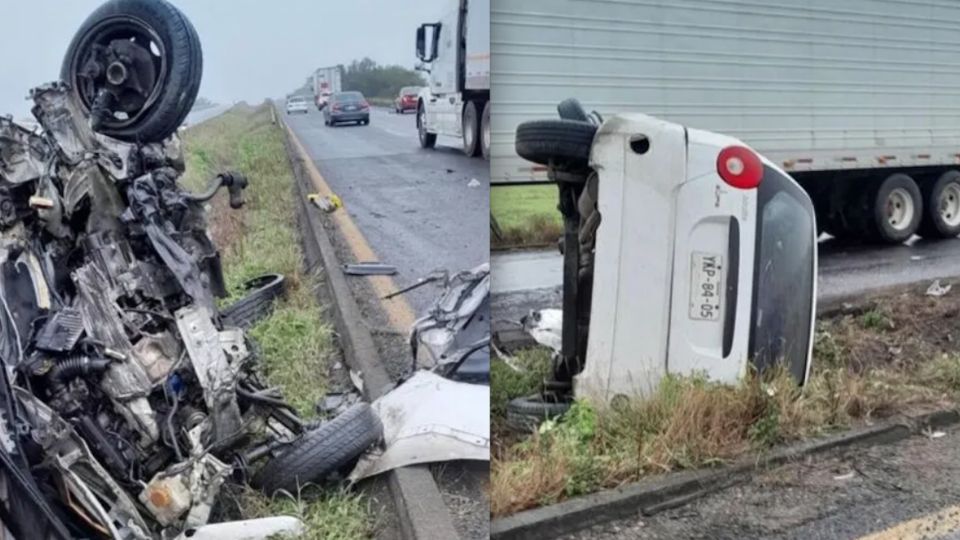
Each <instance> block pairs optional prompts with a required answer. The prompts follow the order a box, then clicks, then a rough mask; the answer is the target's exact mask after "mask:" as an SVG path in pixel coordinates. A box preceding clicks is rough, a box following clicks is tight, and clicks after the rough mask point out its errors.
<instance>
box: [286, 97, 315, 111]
mask: <svg viewBox="0 0 960 540" xmlns="http://www.w3.org/2000/svg"><path fill="white" fill-rule="evenodd" d="M295 112H298V113H304V114H306V113H309V112H310V109H309V106H308V104H307V98H303V97H292V98H290V99H288V100H287V114H293V113H295Z"/></svg>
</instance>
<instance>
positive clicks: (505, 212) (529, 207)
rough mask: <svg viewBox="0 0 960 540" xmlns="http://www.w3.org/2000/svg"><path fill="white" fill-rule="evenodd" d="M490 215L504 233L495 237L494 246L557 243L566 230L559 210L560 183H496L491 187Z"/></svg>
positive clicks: (512, 246)
mask: <svg viewBox="0 0 960 540" xmlns="http://www.w3.org/2000/svg"><path fill="white" fill-rule="evenodd" d="M490 215H492V216H493V217H494V218H495V219H496V220H497V224H498V225H499V226H500V231H501V232H502V236H501V237H500V238H496V237H494V238H492V239H491V240H492V242H491V243H492V246H491V247H494V248H518V247H533V246H536V247H543V246H554V245H556V243H557V240H558V239H559V238H560V236H561V235H562V234H563V220H562V218H561V216H560V212H559V211H558V210H557V186H555V185H553V184H549V185H542V186H494V187H492V188H491V189H490Z"/></svg>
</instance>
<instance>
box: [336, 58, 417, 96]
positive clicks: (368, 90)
mask: <svg viewBox="0 0 960 540" xmlns="http://www.w3.org/2000/svg"><path fill="white" fill-rule="evenodd" d="M423 84H424V82H423V77H421V76H420V74H419V73H417V72H416V71H413V70H411V69H407V68H405V67H403V66H381V65H379V64H377V63H376V62H374V61H373V60H372V59H370V58H363V59H362V60H354V61H353V62H351V63H350V64H349V65H347V66H345V67H344V69H343V89H344V90H356V91H358V92H361V93H363V95H365V96H367V97H376V98H392V97H394V96H396V95H397V94H398V93H399V92H400V88H402V87H404V86H423Z"/></svg>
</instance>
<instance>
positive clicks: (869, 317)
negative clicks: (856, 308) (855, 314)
mask: <svg viewBox="0 0 960 540" xmlns="http://www.w3.org/2000/svg"><path fill="white" fill-rule="evenodd" d="M860 325H861V326H863V327H864V328H865V329H867V330H881V331H882V330H891V329H892V328H893V325H892V324H891V321H890V319H889V318H888V317H887V316H886V315H885V314H884V313H883V312H881V311H879V310H877V309H871V310H870V311H867V312H865V313H864V314H863V315H861V316H860Z"/></svg>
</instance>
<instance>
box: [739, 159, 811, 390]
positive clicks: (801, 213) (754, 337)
mask: <svg viewBox="0 0 960 540" xmlns="http://www.w3.org/2000/svg"><path fill="white" fill-rule="evenodd" d="M758 199H759V200H758V204H759V208H760V219H759V220H758V223H757V252H756V262H755V266H754V278H755V281H754V301H753V302H754V303H753V313H752V324H753V332H752V333H751V338H750V356H751V358H752V359H753V362H754V364H755V365H756V367H757V368H758V369H760V370H764V369H766V368H769V367H771V366H773V365H774V364H776V363H778V362H782V363H783V364H784V366H785V367H786V368H787V369H789V371H790V373H792V374H793V375H794V376H795V377H796V378H797V380H801V381H802V380H803V378H804V376H805V372H806V357H807V352H808V347H809V345H810V317H811V315H812V313H811V310H812V309H813V305H812V304H813V298H812V291H813V286H814V279H816V275H815V274H816V269H815V268H814V263H813V259H814V253H815V252H814V250H815V249H817V246H816V244H815V242H816V241H815V240H814V232H813V228H814V218H813V209H812V208H811V207H810V202H809V199H808V198H807V197H806V195H804V194H803V193H802V192H801V191H800V189H799V188H798V187H797V186H796V185H795V184H793V182H791V181H790V179H789V178H786V177H784V176H783V175H782V174H780V173H779V172H777V171H776V170H774V169H772V168H770V167H764V176H763V180H762V181H761V182H760V186H759V187H758ZM798 292H799V293H801V294H797V293H798Z"/></svg>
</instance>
